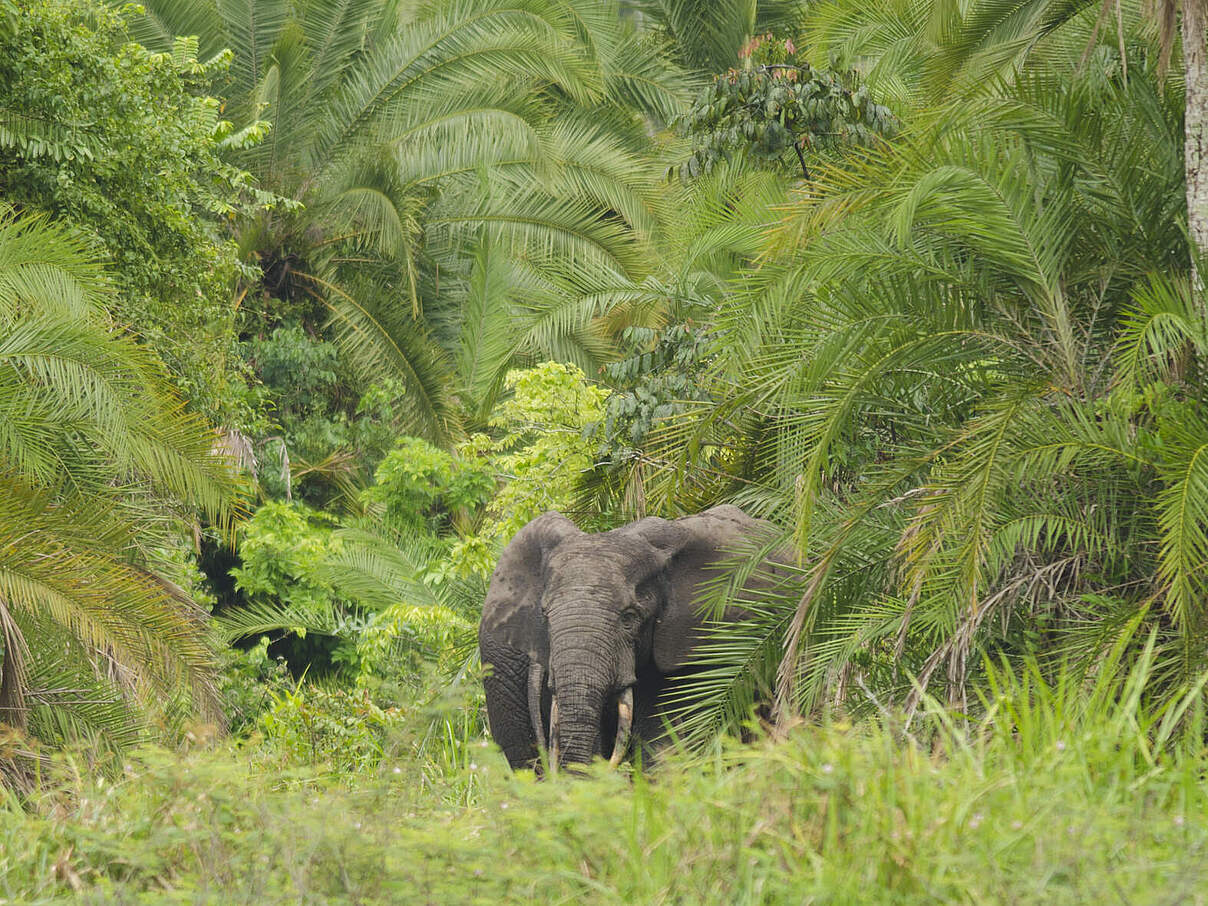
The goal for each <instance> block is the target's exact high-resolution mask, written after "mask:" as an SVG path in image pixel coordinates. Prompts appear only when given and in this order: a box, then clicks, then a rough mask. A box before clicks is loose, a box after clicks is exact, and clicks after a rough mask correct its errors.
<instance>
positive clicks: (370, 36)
mask: <svg viewBox="0 0 1208 906" xmlns="http://www.w3.org/2000/svg"><path fill="white" fill-rule="evenodd" d="M176 34H197V35H200V42H201V48H202V52H203V53H215V52H218V51H220V50H221V49H223V48H230V49H231V50H232V51H233V54H234V63H233V67H232V70H231V73H232V78H231V85H230V88H229V91H228V92H227V97H228V102H227V113H228V115H230V116H231V117H232V118H233V119H234V120H235V121H236V124H237V127H238V128H237V130H236V135H237V136H244V135H247V134H250V133H251V132H256V131H257V130H262V129H263V126H257V125H256V124H257V123H263V124H265V125H267V126H268V127H269V128H268V131H267V135H266V136H265V138H264V140H263V141H261V142H259V143H256V144H253V145H251V146H250V147H247V148H242V149H240V148H234V149H233V150H232V154H233V156H234V158H235V159H236V160H237V162H238V163H239V165H240V166H242V167H246V168H247V169H248V170H249V171H251V172H252V173H253V174H254V175H255V176H256V178H257V180H258V181H259V184H260V185H261V187H263V188H264V189H268V190H271V191H272V192H275V193H277V194H278V195H280V196H282V197H284V198H286V199H289V200H290V201H291V202H293V203H294V204H292V205H287V206H284V207H278V208H277V209H276V210H273V211H270V212H267V213H266V214H265V215H264V216H263V217H261V218H260V219H259V221H258V222H257V223H255V224H252V225H249V226H247V227H243V228H241V229H240V237H239V238H240V242H241V244H242V246H243V247H244V249H245V251H247V252H248V253H254V254H255V255H256V256H257V257H258V260H259V263H260V269H261V272H262V277H261V279H260V281H259V283H258V285H256V286H251V287H247V290H248V292H249V296H250V297H251V298H248V299H246V300H245V301H244V304H256V303H257V301H258V300H256V299H255V298H254V296H255V295H257V294H259V295H260V296H261V297H262V298H261V300H259V303H260V304H263V305H265V306H266V308H269V309H270V316H271V314H272V312H271V309H272V307H273V306H274V305H277V304H279V302H278V300H297V299H300V298H301V299H305V298H314V299H318V300H321V301H322V303H323V304H325V305H327V306H329V308H330V312H331V316H332V317H331V327H332V329H333V330H334V332H335V334H336V336H337V337H338V338H339V339H340V340H341V342H342V343H343V345H344V348H345V350H346V352H347V354H348V356H349V359H350V361H352V362H353V363H354V364H356V365H358V366H359V367H360V368H361V370H362V371H363V372H364V373H365V374H366V375H367V376H369V375H372V376H374V377H383V376H391V377H394V378H396V379H397V380H398V381H400V382H401V385H402V386H403V387H404V388H405V392H404V393H403V395H402V396H401V397H400V400H399V403H400V405H401V406H402V407H404V409H405V411H406V412H407V414H408V416H409V422H410V425H409V429H410V430H412V431H414V432H416V433H420V434H423V435H425V436H428V437H430V438H433V439H447V438H449V437H451V436H454V435H456V434H457V433H458V432H459V431H460V424H461V421H462V419H463V417H464V413H463V410H464V411H467V412H468V413H469V415H470V417H471V418H472V419H473V418H475V417H480V416H482V415H483V414H484V413H486V412H489V410H490V407H491V402H492V399H493V397H494V394H495V393H496V392H497V391H498V388H499V386H500V382H501V381H502V378H503V375H504V373H506V369H507V367H508V366H509V364H510V363H511V362H513V361H514V360H515V359H516V358H517V357H521V358H523V357H532V356H542V357H557V358H565V359H571V360H575V361H578V362H579V363H581V364H583V365H584V366H585V367H589V368H594V367H596V366H598V363H599V360H600V357H601V356H602V355H604V354H606V353H607V349H608V345H609V344H608V338H607V336H606V335H605V334H604V333H602V331H601V329H600V324H599V321H598V319H599V317H600V316H601V315H602V314H604V313H605V309H604V308H603V307H602V306H603V304H604V303H603V302H602V301H601V300H606V299H607V298H608V296H607V293H606V292H605V290H606V289H607V288H608V287H610V286H612V285H615V284H618V283H619V284H625V283H627V282H629V281H630V280H633V279H640V278H641V277H642V276H644V273H645V269H646V268H647V267H648V265H649V260H650V255H649V253H648V250H647V249H648V245H649V242H650V240H651V238H652V236H653V234H654V233H655V232H657V230H658V229H659V211H658V197H657V191H656V187H657V184H658V177H659V170H658V168H657V167H656V166H655V165H654V161H653V159H652V157H651V155H650V154H649V150H648V149H649V146H650V142H649V137H648V134H647V128H648V126H649V124H651V123H657V122H660V121H665V120H666V119H668V118H669V117H670V116H671V115H673V113H674V112H675V111H676V109H677V107H678V104H679V101H680V97H681V93H682V89H683V84H682V78H681V76H680V75H679V74H678V71H677V70H676V69H675V67H673V66H671V65H670V64H668V63H667V62H666V61H665V60H664V59H663V58H662V57H661V56H660V55H659V54H658V53H657V52H655V51H654V50H652V49H651V48H650V46H649V45H648V44H647V43H645V42H643V41H642V40H641V39H640V36H639V35H637V34H635V33H634V32H633V31H632V29H628V28H626V27H625V26H623V25H622V22H621V19H620V16H619V13H618V11H617V7H616V5H615V3H613V2H611V0H580V2H566V0H520V2H512V0H509V2H504V0H447V2H437V3H424V4H413V5H404V6H399V5H398V4H392V3H387V2H383V0H356V2H353V3H347V2H332V0H310V2H306V3H301V4H297V5H289V4H286V3H283V2H279V0H251V2H231V0H155V2H152V3H149V4H147V12H146V15H145V16H144V17H142V18H141V19H139V20H138V21H137V23H136V30H135V35H136V37H138V38H139V39H140V40H141V41H143V42H144V43H147V44H149V45H151V46H155V47H161V48H165V49H166V48H167V47H168V46H169V44H170V40H171V38H172V37H173V36H174V35H176Z"/></svg>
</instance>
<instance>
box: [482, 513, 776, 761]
mask: <svg viewBox="0 0 1208 906" xmlns="http://www.w3.org/2000/svg"><path fill="white" fill-rule="evenodd" d="M770 534H771V528H770V526H769V525H768V523H766V522H762V521H761V520H757V519H752V518H751V517H750V516H748V515H747V514H746V513H744V512H743V511H742V510H740V509H738V508H737V507H733V506H717V507H714V508H712V509H710V510H707V511H705V512H703V513H700V514H698V515H695V516H685V517H683V518H682V519H675V520H671V521H668V520H665V519H659V518H655V517H651V518H648V519H642V520H640V521H638V522H634V523H631V524H629V525H626V526H624V527H622V528H619V529H614V530H613V531H610V532H603V533H600V534H587V533H585V532H582V531H580V530H579V529H578V528H577V527H576V526H575V524H574V523H573V522H571V521H570V520H569V519H567V518H566V517H565V516H562V515H560V514H558V513H552V512H551V513H546V514H544V515H542V516H539V517H537V518H536V519H534V520H533V521H532V522H530V523H529V524H528V525H526V526H525V527H524V528H523V529H521V530H520V531H519V532H518V533H517V534H516V537H515V538H513V539H512V541H511V543H510V544H509V545H508V546H507V548H506V549H505V550H504V552H503V554H502V556H501V557H500V559H499V565H498V567H497V568H496V569H495V573H494V575H493V576H492V577H491V586H490V589H489V591H488V592H487V598H486V603H485V604H484V605H483V613H482V623H481V625H480V627H479V649H480V651H481V654H482V660H483V663H484V664H485V665H487V667H488V669H487V677H486V680H485V685H486V698H487V715H488V718H489V720H490V726H491V735H492V736H494V737H495V741H496V742H498V743H499V745H500V747H501V748H502V749H503V751H504V754H505V755H506V756H507V759H508V762H509V763H510V764H511V765H512V766H513V767H521V766H530V765H533V764H534V763H536V761H537V760H538V757H539V755H538V747H539V746H540V747H541V748H551V749H552V752H556V753H557V762H558V764H563V765H564V764H582V763H586V762H589V761H591V759H592V758H593V757H594V756H597V755H601V756H603V757H605V758H608V757H609V755H610V754H612V752H613V749H614V745H615V744H616V743H617V742H618V739H617V737H616V733H617V725H618V720H621V721H622V722H623V720H624V719H623V717H622V718H619V717H618V713H619V711H618V704H622V703H624V702H626V701H627V699H628V696H627V695H626V694H625V693H626V690H632V691H631V694H632V698H633V729H634V733H635V735H636V736H637V737H638V738H639V739H645V740H653V739H655V738H656V737H657V736H659V735H660V733H661V730H662V719H661V718H660V717H659V710H660V705H661V701H660V696H661V695H662V694H663V693H664V692H665V690H666V688H667V685H668V681H669V680H670V678H671V677H673V676H674V675H675V674H676V673H677V672H680V671H682V670H683V669H684V663H685V659H686V657H687V656H688V654H689V652H690V651H691V649H692V647H693V645H694V644H695V643H696V642H697V641H699V639H700V635H701V623H702V619H701V617H700V616H699V614H698V612H697V610H698V608H697V606H696V605H697V603H698V601H699V598H700V595H701V592H702V587H701V585H702V583H703V582H706V581H707V580H709V579H710V578H716V577H717V576H718V569H717V565H718V564H719V563H720V562H721V561H724V560H726V559H730V558H733V557H734V556H735V555H736V553H741V551H743V550H744V549H746V550H751V549H753V548H755V547H757V546H758V545H760V544H762V543H764V542H765V541H766V540H767V538H768V537H769V536H770ZM726 616H727V617H732V616H734V615H733V614H729V613H728V614H727V615H726ZM555 698H556V701H557V706H556V708H554V707H552V705H553V703H554V700H555ZM551 711H553V712H554V714H553V715H552V714H551ZM624 711H625V707H624V705H623V704H622V707H621V708H620V713H623V712H624ZM551 716H556V726H551ZM618 757H619V755H618Z"/></svg>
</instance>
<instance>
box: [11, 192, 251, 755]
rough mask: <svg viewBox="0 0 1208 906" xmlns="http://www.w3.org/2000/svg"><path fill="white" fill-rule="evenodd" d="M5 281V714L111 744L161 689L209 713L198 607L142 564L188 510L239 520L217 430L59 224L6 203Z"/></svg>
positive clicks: (158, 698)
mask: <svg viewBox="0 0 1208 906" xmlns="http://www.w3.org/2000/svg"><path fill="white" fill-rule="evenodd" d="M0 287H3V290H2V291H0V297H2V298H3V305H2V306H0V365H2V367H0V413H2V416H0V488H2V489H3V493H2V494H0V629H2V630H3V639H4V644H3V656H2V659H0V707H2V708H4V709H5V710H4V712H3V713H2V714H0V720H3V721H5V722H8V723H17V724H26V723H28V725H29V727H30V729H31V730H32V731H33V732H35V733H37V734H40V735H44V736H47V737H48V738H50V739H55V738H58V737H57V736H56V734H58V733H60V732H66V731H67V730H71V731H72V732H75V731H77V730H78V731H81V732H93V731H96V732H101V733H102V734H103V735H105V736H106V738H107V739H108V740H109V741H110V742H111V743H119V742H121V741H122V740H129V739H130V738H131V734H134V733H137V732H138V727H139V726H140V721H141V720H142V717H141V716H140V715H146V714H148V713H150V712H151V711H156V712H157V713H158V712H161V711H162V710H163V708H164V703H165V702H168V701H172V700H179V701H180V704H181V706H182V707H184V708H185V709H188V710H192V711H194V712H195V713H198V712H199V713H201V714H202V715H203V716H205V717H207V718H208V719H211V720H219V719H220V715H219V714H218V710H217V701H216V695H215V690H214V686H213V677H212V652H211V650H210V648H209V645H208V643H207V634H206V628H205V619H204V613H202V612H201V611H200V610H199V609H198V608H197V606H196V605H195V604H193V603H192V602H191V601H190V600H188V598H187V597H186V596H185V595H184V594H183V592H181V591H180V590H179V589H178V588H176V586H174V585H173V584H172V583H171V582H169V581H168V580H166V579H164V578H162V577H160V576H158V575H157V574H156V573H155V572H154V571H153V570H152V569H151V568H150V567H149V564H150V562H151V561H150V559H149V558H150V555H151V549H152V548H153V547H155V546H156V545H163V544H170V543H171V539H172V538H173V537H174V536H179V533H180V530H181V527H182V522H184V521H185V520H187V521H190V522H191V521H192V520H194V519H195V518H196V515H195V514H200V515H204V517H205V518H207V519H208V520H210V521H211V522H214V523H218V524H227V523H229V522H230V520H231V519H232V517H233V516H234V514H235V509H236V507H235V500H236V498H235V491H236V487H237V486H236V483H235V478H234V474H233V472H232V471H231V469H230V467H229V465H228V464H227V463H226V462H225V460H224V459H222V458H221V456H220V455H219V454H217V453H215V452H214V449H215V440H216V435H215V434H214V433H213V432H212V431H211V430H209V429H208V428H207V427H206V426H205V425H203V424H202V423H201V422H200V421H199V420H198V419H197V418H196V417H195V416H192V415H190V414H188V413H186V412H185V411H184V410H183V407H182V405H181V403H180V401H179V400H177V399H176V397H175V395H174V394H173V393H172V392H171V390H170V389H169V385H168V382H167V378H166V371H165V369H164V367H163V366H162V364H160V363H159V362H157V361H156V360H155V359H154V358H153V357H152V356H151V355H150V354H149V353H148V352H146V350H144V349H142V348H141V347H138V346H136V345H135V344H134V343H133V342H132V341H131V340H130V339H128V338H126V337H123V336H121V335H120V334H118V333H116V332H112V331H111V329H110V328H109V327H108V326H107V325H106V324H105V323H104V319H103V314H102V312H103V309H102V308H101V302H102V300H103V299H104V294H105V292H106V291H107V289H106V287H107V283H106V281H105V279H104V274H103V272H102V271H101V270H100V269H99V266H98V265H97V263H96V262H95V261H94V260H93V259H92V258H90V257H89V255H88V254H87V253H86V252H85V251H84V250H83V249H81V248H80V246H79V245H78V243H76V242H75V241H74V240H72V239H71V238H70V237H69V236H68V235H67V234H65V233H64V232H63V231H62V230H61V229H59V228H57V227H53V226H50V225H48V224H46V223H45V222H44V221H41V220H39V219H37V218H16V217H13V216H12V215H11V214H10V213H8V212H5V213H4V214H3V215H2V216H0ZM64 640H67V641H66V643H65V642H64ZM67 677H70V678H71V679H70V682H69V683H67V684H66V685H64V684H63V683H64V681H65V678H67ZM47 684H51V685H47ZM55 684H57V685H55ZM182 695H183V698H182V697H181V696H182ZM165 716H166V715H165Z"/></svg>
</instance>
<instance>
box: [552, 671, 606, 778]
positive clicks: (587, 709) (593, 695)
mask: <svg viewBox="0 0 1208 906" xmlns="http://www.w3.org/2000/svg"><path fill="white" fill-rule="evenodd" d="M604 692H605V684H604V683H602V682H601V683H593V684H588V683H579V682H574V683H558V684H557V686H556V690H555V693H554V695H555V698H554V701H555V707H554V709H553V710H552V712H551V715H550V725H551V726H550V739H551V740H552V742H551V745H550V758H551V760H552V761H553V762H554V764H555V765H565V764H587V763H588V762H590V761H591V759H592V757H593V756H595V755H596V754H598V753H599V751H600V715H601V709H602V708H603V704H604Z"/></svg>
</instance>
